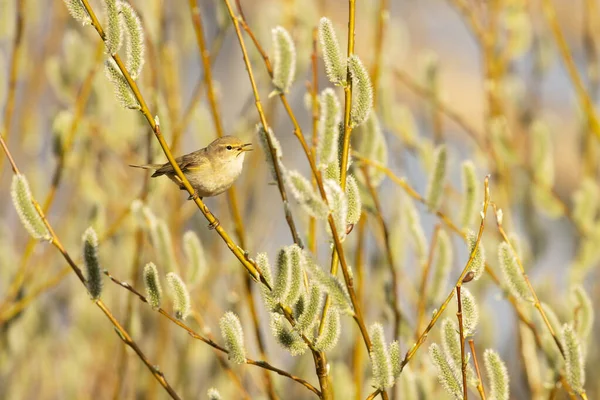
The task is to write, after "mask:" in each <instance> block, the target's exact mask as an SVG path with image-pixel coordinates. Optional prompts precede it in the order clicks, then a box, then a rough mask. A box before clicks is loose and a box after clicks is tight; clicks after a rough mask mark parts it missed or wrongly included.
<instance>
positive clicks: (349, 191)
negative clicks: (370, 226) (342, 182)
mask: <svg viewBox="0 0 600 400" xmlns="http://www.w3.org/2000/svg"><path fill="white" fill-rule="evenodd" d="M346 200H347V202H348V215H347V217H346V219H347V221H346V222H347V223H348V224H353V225H354V224H356V223H358V221H359V220H360V215H361V209H362V201H361V199H360V190H359V188H358V183H357V182H356V178H354V175H348V176H347V177H346Z"/></svg>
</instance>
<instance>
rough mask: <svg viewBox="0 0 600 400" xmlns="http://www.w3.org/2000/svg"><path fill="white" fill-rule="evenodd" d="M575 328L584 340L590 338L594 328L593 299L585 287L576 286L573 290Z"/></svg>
mask: <svg viewBox="0 0 600 400" xmlns="http://www.w3.org/2000/svg"><path fill="white" fill-rule="evenodd" d="M571 296H572V299H573V300H572V302H573V312H574V314H575V316H574V320H575V327H576V328H577V333H578V334H579V337H580V338H581V339H582V341H583V340H585V339H587V338H589V337H590V334H591V333H592V329H593V327H594V306H593V303H592V299H591V298H590V296H589V295H588V294H587V292H586V291H585V289H584V288H583V286H581V285H576V286H575V287H573V288H572V289H571Z"/></svg>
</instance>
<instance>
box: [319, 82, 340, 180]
mask: <svg viewBox="0 0 600 400" xmlns="http://www.w3.org/2000/svg"><path fill="white" fill-rule="evenodd" d="M319 105H320V114H319V127H318V128H319V130H318V138H319V142H318V143H317V160H318V162H319V168H323V167H324V166H327V165H328V164H330V163H331V162H333V161H336V160H337V154H338V140H339V135H340V130H339V127H338V126H339V124H340V122H341V120H342V113H341V107H340V101H339V100H338V97H337V95H336V94H335V91H334V90H333V89H331V88H327V89H325V90H323V91H322V92H321V95H320V96H319ZM338 181H339V179H338Z"/></svg>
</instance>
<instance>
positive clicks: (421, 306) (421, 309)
mask: <svg viewBox="0 0 600 400" xmlns="http://www.w3.org/2000/svg"><path fill="white" fill-rule="evenodd" d="M440 228H441V225H440V224H436V225H435V228H433V234H432V236H431V244H430V245H429V254H428V255H427V263H426V264H425V266H424V268H423V273H422V274H421V285H420V287H419V293H420V294H421V295H420V296H419V303H418V305H417V324H416V329H415V338H416V339H418V338H419V332H420V330H421V325H422V324H423V317H424V316H425V308H426V305H427V298H428V297H429V296H428V295H427V282H428V279H427V277H428V276H429V270H430V269H431V265H432V264H433V255H434V253H435V248H436V244H437V240H438V236H439V233H440Z"/></svg>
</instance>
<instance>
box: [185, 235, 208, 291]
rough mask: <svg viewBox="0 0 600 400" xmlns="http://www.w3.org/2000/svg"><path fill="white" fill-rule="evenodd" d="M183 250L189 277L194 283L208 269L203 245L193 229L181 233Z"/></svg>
mask: <svg viewBox="0 0 600 400" xmlns="http://www.w3.org/2000/svg"><path fill="white" fill-rule="evenodd" d="M183 251H184V253H185V258H186V259H187V262H188V271H189V274H190V275H189V276H190V278H189V279H190V282H191V283H192V284H194V283H196V282H198V281H199V280H200V279H202V277H204V275H205V274H206V271H207V270H208V263H207V262H206V255H205V252H204V247H203V246H202V243H201V242H200V238H198V235H196V233H195V232H194V231H187V232H186V233H184V234H183Z"/></svg>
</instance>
